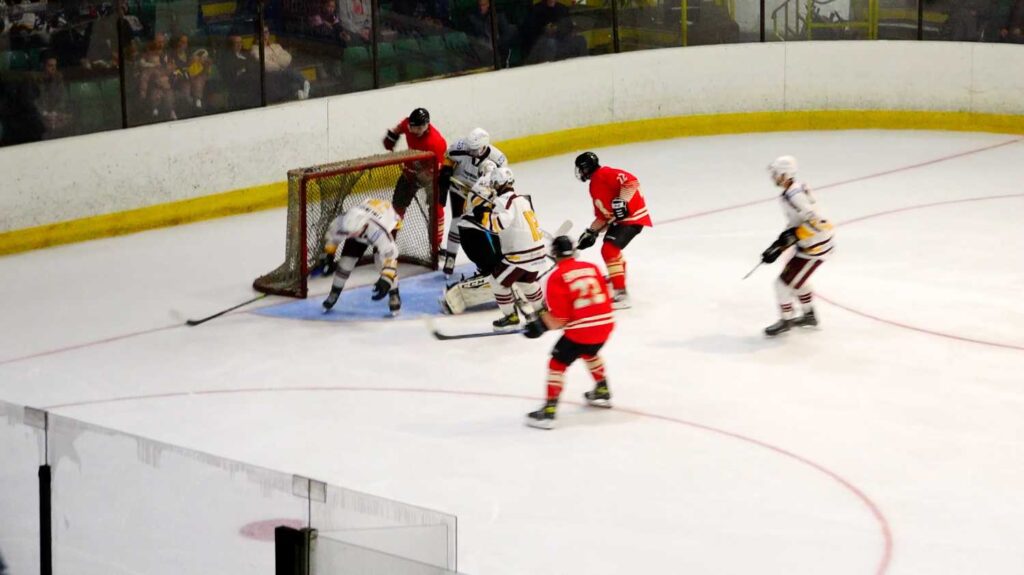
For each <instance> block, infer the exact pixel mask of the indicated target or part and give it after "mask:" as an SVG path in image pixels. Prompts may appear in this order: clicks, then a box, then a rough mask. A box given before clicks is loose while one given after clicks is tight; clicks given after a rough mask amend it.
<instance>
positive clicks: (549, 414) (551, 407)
mask: <svg viewBox="0 0 1024 575" xmlns="http://www.w3.org/2000/svg"><path fill="white" fill-rule="evenodd" d="M557 409H558V404H557V403H556V402H553V401H549V402H547V403H545V404H544V407H542V408H540V409H538V410H537V411H531V412H530V413H527V414H526V425H529V426H530V427H536V428H537V429H554V428H555V411H556V410H557Z"/></svg>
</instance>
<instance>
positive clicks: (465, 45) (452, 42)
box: [444, 32, 469, 52]
mask: <svg viewBox="0 0 1024 575" xmlns="http://www.w3.org/2000/svg"><path fill="white" fill-rule="evenodd" d="M444 42H445V44H447V45H448V47H449V48H451V49H452V50H456V51H460V52H462V51H465V50H468V49H469V36H466V33H465V32H451V33H449V34H445V36H444Z"/></svg>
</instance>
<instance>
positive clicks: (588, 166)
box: [576, 152, 601, 182]
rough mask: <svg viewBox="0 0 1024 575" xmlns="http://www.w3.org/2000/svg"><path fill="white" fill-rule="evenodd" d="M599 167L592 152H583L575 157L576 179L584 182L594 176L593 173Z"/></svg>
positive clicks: (595, 155)
mask: <svg viewBox="0 0 1024 575" xmlns="http://www.w3.org/2000/svg"><path fill="white" fill-rule="evenodd" d="M600 167H601V164H600V163H599V162H598V159H597V154H595V153H594V152H583V153H582V154H580V155H578V156H576V179H577V180H579V181H581V182H585V181H587V180H589V179H590V176H592V175H594V172H596V171H597V169H598V168H600Z"/></svg>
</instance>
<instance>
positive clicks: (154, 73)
mask: <svg viewBox="0 0 1024 575" xmlns="http://www.w3.org/2000/svg"><path fill="white" fill-rule="evenodd" d="M160 37H162V34H157V35H156V37H154V38H153V41H152V42H150V43H149V46H147V47H146V53H145V54H143V55H142V57H141V58H139V94H138V95H139V98H140V99H141V100H142V102H143V103H144V104H145V105H146V109H147V110H149V112H150V115H151V116H152V119H153V120H177V119H178V115H177V113H176V112H175V110H174V89H173V86H172V84H171V76H172V75H173V74H174V72H175V65H174V62H173V61H171V60H168V59H167V55H166V54H165V53H164V52H163V51H162V49H161V48H162V43H161V42H158V38H160Z"/></svg>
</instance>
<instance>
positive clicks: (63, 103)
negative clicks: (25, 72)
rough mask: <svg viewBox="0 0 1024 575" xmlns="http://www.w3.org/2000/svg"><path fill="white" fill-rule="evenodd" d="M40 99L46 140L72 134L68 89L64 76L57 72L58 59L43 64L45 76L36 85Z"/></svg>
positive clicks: (39, 105)
mask: <svg viewBox="0 0 1024 575" xmlns="http://www.w3.org/2000/svg"><path fill="white" fill-rule="evenodd" d="M36 89H37V91H38V97H37V98H36V109H37V110H39V115H40V116H42V119H43V125H44V126H45V127H46V133H45V134H44V135H43V137H44V138H46V139H50V138H59V137H62V136H67V135H69V134H70V130H69V128H70V127H71V114H70V113H68V89H67V86H66V85H65V84H64V76H63V75H62V74H61V73H60V71H59V70H57V58H54V57H52V56H51V57H48V58H47V59H46V61H45V62H43V74H42V75H41V76H40V77H39V79H38V81H37V83H36Z"/></svg>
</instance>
